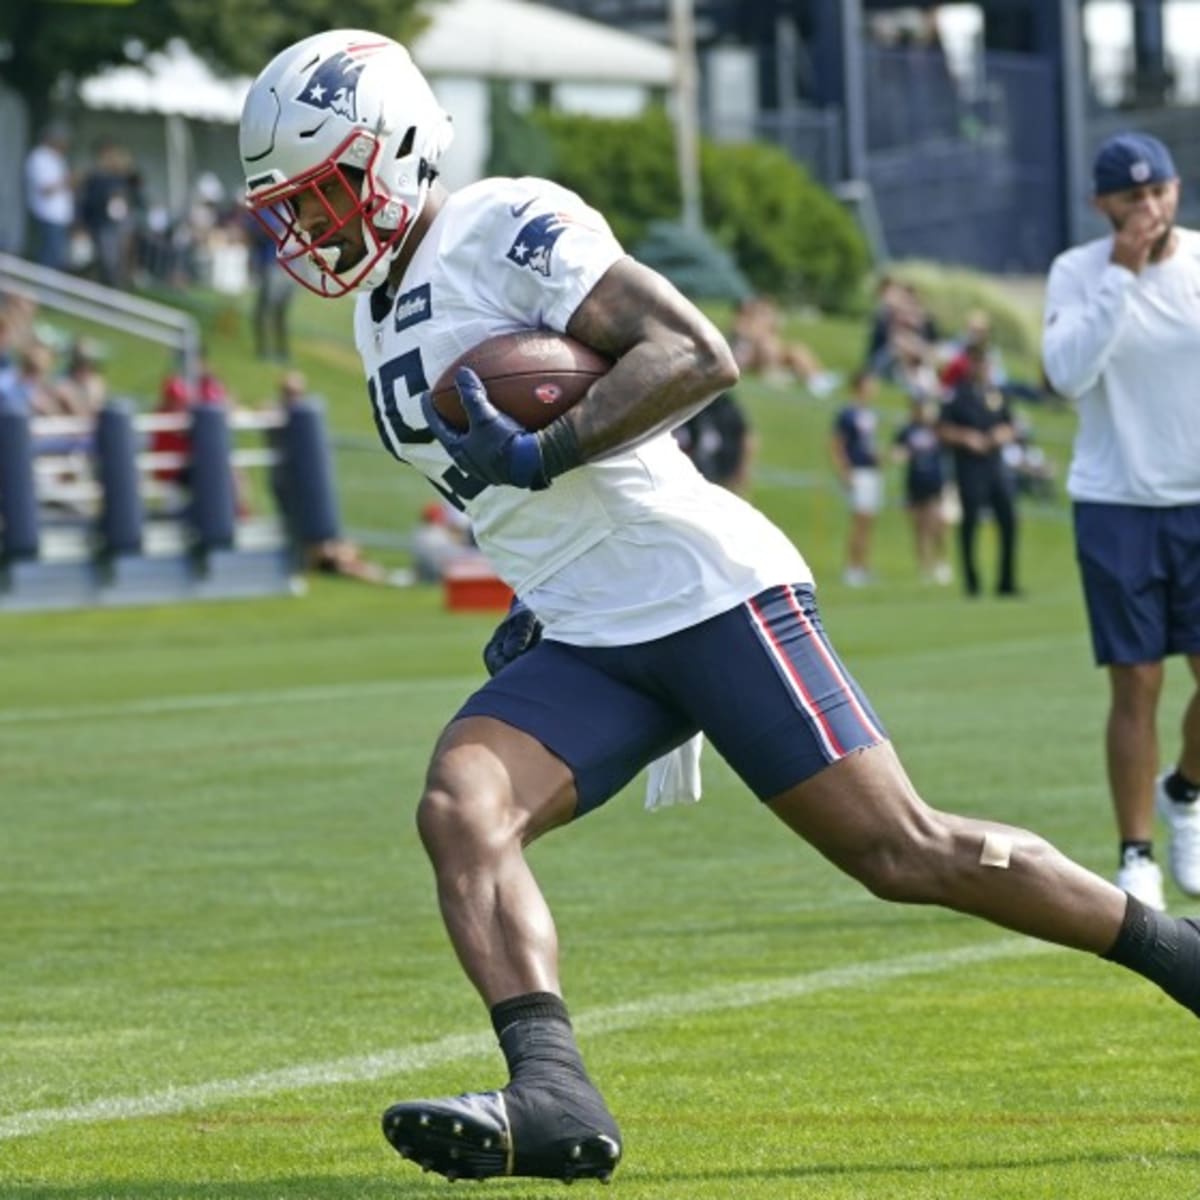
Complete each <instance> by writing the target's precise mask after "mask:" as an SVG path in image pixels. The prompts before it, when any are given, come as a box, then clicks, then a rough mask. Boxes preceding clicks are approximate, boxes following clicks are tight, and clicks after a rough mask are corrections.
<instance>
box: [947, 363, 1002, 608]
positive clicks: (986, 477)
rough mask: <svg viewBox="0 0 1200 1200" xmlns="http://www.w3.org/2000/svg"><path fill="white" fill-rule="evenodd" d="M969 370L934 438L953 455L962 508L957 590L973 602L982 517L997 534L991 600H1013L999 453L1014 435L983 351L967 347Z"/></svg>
mask: <svg viewBox="0 0 1200 1200" xmlns="http://www.w3.org/2000/svg"><path fill="white" fill-rule="evenodd" d="M968 356H969V360H970V370H969V371H968V373H967V375H965V376H964V377H963V378H962V379H961V380H960V381H959V383H958V385H957V387H955V389H954V393H953V395H952V396H951V397H950V399H949V400H948V401H947V402H946V403H945V404H944V405H943V406H942V411H941V415H940V417H939V419H938V427H937V428H938V436H939V437H940V438H941V439H942V443H943V445H946V446H948V447H950V449H951V450H952V451H953V452H954V477H955V482H956V484H957V486H958V496H959V503H960V504H961V505H962V522H961V524H960V525H959V530H958V536H959V551H960V561H961V564H962V579H963V588H964V590H965V591H966V593H967V595H968V596H978V595H979V590H980V580H979V571H978V569H977V567H976V561H975V539H976V535H977V534H978V532H979V524H980V521H981V520H982V518H983V515H984V513H985V512H990V513H991V514H992V517H993V518H994V519H995V522H996V526H997V529H998V530H999V533H1000V554H999V558H1000V561H999V565H998V568H997V573H996V595H998V596H1016V595H1018V594H1019V591H1018V588H1017V508H1016V503H1015V500H1014V491H1015V487H1014V482H1013V477H1012V473H1011V472H1010V471H1009V470H1008V467H1007V464H1006V463H1005V461H1004V448H1005V446H1007V445H1008V444H1009V443H1010V442H1012V441H1013V439H1014V437H1015V436H1016V430H1015V427H1014V424H1013V417H1012V412H1011V410H1010V409H1009V407H1008V401H1007V400H1005V398H1004V393H1003V392H1002V391H1001V390H1000V389H999V388H997V387H994V386H992V384H991V382H990V381H991V365H990V362H989V360H988V355H987V349H986V347H985V346H984V345H982V344H976V345H973V346H972V347H971V348H970V349H969V351H968Z"/></svg>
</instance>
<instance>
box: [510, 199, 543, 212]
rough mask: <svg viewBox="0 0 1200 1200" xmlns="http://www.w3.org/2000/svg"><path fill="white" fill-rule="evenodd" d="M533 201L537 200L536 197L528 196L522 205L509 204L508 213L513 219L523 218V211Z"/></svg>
mask: <svg viewBox="0 0 1200 1200" xmlns="http://www.w3.org/2000/svg"><path fill="white" fill-rule="evenodd" d="M535 199H537V197H536V196H530V197H529V199H528V200H526V201H525V203H524V204H510V205H509V206H508V211H509V212H510V213H512V215H513V216H514V217H520V216H524V214H525V210H526V209H527V208H528V207H529V206H530V205H531V204H532V203H533V202H534V200H535Z"/></svg>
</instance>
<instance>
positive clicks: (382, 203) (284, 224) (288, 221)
mask: <svg viewBox="0 0 1200 1200" xmlns="http://www.w3.org/2000/svg"><path fill="white" fill-rule="evenodd" d="M452 136H453V129H452V126H451V123H450V117H449V116H448V115H447V114H446V113H445V112H443V111H442V108H441V107H440V105H439V104H438V102H437V100H436V99H435V98H434V95H433V92H432V90H431V89H430V87H429V84H428V83H427V82H426V81H425V77H424V76H423V75H422V74H421V72H420V71H418V70H417V68H416V67H415V66H414V65H413V61H412V59H411V58H410V57H409V55H408V51H407V50H405V48H404V47H403V46H401V45H400V44H399V43H398V42H394V41H392V40H391V39H390V38H386V37H383V36H381V35H380V34H375V33H367V32H365V31H363V30H360V29H335V30H330V31H329V32H328V33H318V34H315V35H314V36H312V37H309V38H305V39H304V40H303V41H301V42H297V43H296V44H295V45H294V46H290V47H289V48H288V49H286V50H284V51H282V52H281V53H279V54H277V55H276V56H275V57H274V58H273V59H272V60H271V61H270V62H269V63H268V64H267V65H266V67H264V68H263V70H262V72H261V73H260V74H259V76H258V78H257V79H256V80H255V81H254V83H253V84H252V85H251V88H250V91H249V93H248V94H247V96H246V103H245V105H244V106H243V108H242V121H241V130H240V136H239V144H240V150H241V156H242V169H243V170H244V171H245V175H246V204H247V207H248V208H249V209H250V211H251V212H252V213H253V215H254V216H255V217H256V218H257V219H258V222H259V224H260V225H262V227H263V228H264V229H265V230H266V231H267V233H268V234H270V236H271V237H272V239H273V240H274V241H275V245H276V248H277V249H276V253H277V256H278V261H279V264H280V266H282V267H283V268H284V270H285V271H287V272H288V274H289V275H291V276H293V278H295V279H297V280H298V281H299V282H300V283H302V284H304V286H305V287H307V288H308V289H309V290H310V291H314V292H316V293H317V294H318V295H320V296H344V295H345V294H346V293H347V292H350V291H353V290H354V289H355V288H373V287H377V286H378V285H379V284H380V283H382V282H383V280H384V279H385V278H386V277H387V272H388V268H389V267H390V266H391V262H392V259H393V258H394V257H395V255H396V253H397V252H398V251H399V249H400V247H401V246H402V245H403V244H404V239H405V238H406V237H407V236H408V234H409V231H410V230H411V229H412V225H413V221H414V220H415V219H416V217H417V214H418V213H419V212H420V211H421V208H422V206H423V205H424V203H425V198H426V196H427V195H428V194H429V185H430V184H431V183H432V182H433V180H434V179H435V178H436V176H437V163H438V160H439V159H440V157H441V155H442V153H443V152H444V151H445V149H446V147H447V146H448V145H449V144H450V139H451V137H452ZM347 167H350V168H354V170H355V171H357V172H361V175H362V182H361V186H360V185H359V183H358V176H357V175H355V176H350V175H348V174H347V173H346V171H345V168H347ZM338 187H341V188H344V189H345V191H346V194H347V196H348V197H350V198H351V199H352V201H353V203H352V204H351V205H350V206H349V209H350V210H349V211H348V212H347V213H345V214H344V215H338V214H337V213H336V212H335V210H334V208H333V206H332V204H331V203H330V201H329V199H328V196H329V194H330V193H331V192H332V193H333V194H334V195H336V189H337V188H338ZM302 193H309V194H310V195H311V196H312V197H313V198H314V199H315V200H316V201H317V202H318V203H319V204H320V205H321V206H322V207H323V208H324V209H325V211H326V213H328V215H329V217H330V221H329V224H328V225H327V226H325V227H323V228H322V229H320V230H319V232H318V234H317V236H316V237H314V238H309V237H308V236H307V235H306V234H305V233H304V232H303V231H302V230H301V229H300V228H299V227H298V225H297V223H296V211H297V209H296V203H295V202H296V200H297V198H298V197H299V196H300V195H301V194H302ZM339 207H340V206H339ZM355 220H359V221H361V222H362V233H363V237H364V239H365V241H366V247H367V253H366V256H365V257H364V258H363V260H362V261H361V262H359V263H356V264H354V265H353V266H352V267H349V268H347V269H346V271H345V273H344V274H339V273H338V269H337V267H338V258H339V257H340V254H341V249H340V246H339V245H337V242H338V233H339V231H340V230H342V229H344V228H345V227H346V225H348V224H349V223H350V222H351V221H355ZM331 243H333V244H331Z"/></svg>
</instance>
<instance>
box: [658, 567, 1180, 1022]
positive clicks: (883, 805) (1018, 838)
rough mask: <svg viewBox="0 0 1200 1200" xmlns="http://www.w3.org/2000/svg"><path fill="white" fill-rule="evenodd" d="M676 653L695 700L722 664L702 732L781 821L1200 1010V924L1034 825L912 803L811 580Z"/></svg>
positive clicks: (890, 891) (864, 874) (920, 894)
mask: <svg viewBox="0 0 1200 1200" xmlns="http://www.w3.org/2000/svg"><path fill="white" fill-rule="evenodd" d="M706 628H711V629H712V630H713V631H714V633H713V634H712V635H709V634H706ZM676 659H677V662H678V674H679V675H680V676H681V677H682V678H681V688H682V691H681V697H683V698H686V697H687V696H688V695H691V694H695V695H697V696H698V697H699V696H700V688H699V686H698V681H699V680H701V679H703V678H704V677H705V676H706V675H707V676H709V677H712V676H713V674H714V668H715V667H716V666H717V665H719V666H721V668H722V672H723V676H724V678H723V685H724V686H723V689H722V692H721V695H720V696H719V697H717V698H715V699H714V698H712V697H708V698H707V699H705V698H703V697H701V698H700V699H698V700H697V701H695V703H696V704H697V705H699V706H700V707H699V708H698V709H697V710H696V711H695V712H694V715H697V717H698V723H699V724H700V726H701V728H703V729H704V730H705V732H706V733H707V734H708V735H709V736H710V738H711V740H712V742H713V744H714V745H715V746H716V747H717V748H718V749H719V750H720V751H721V753H722V754H723V755H724V756H725V757H726V758H727V759H728V761H729V762H730V764H731V765H732V766H733V767H734V769H735V770H736V771H737V772H738V774H739V775H741V777H742V778H743V779H744V780H745V781H746V782H747V783H748V784H749V785H750V787H751V788H752V789H753V790H754V792H755V793H756V794H757V795H758V796H759V797H760V799H763V800H764V801H766V802H767V803H768V804H769V806H770V807H771V809H772V811H773V812H774V813H775V814H776V815H777V816H778V817H779V818H780V819H781V820H783V821H784V823H785V824H787V825H788V826H789V827H790V828H791V829H793V830H794V831H795V832H797V833H798V834H800V835H801V836H802V837H804V838H805V839H806V840H807V841H809V842H811V843H812V845H813V846H815V847H816V848H817V849H818V850H820V851H821V852H822V853H823V854H824V855H825V856H826V857H828V858H829V859H830V860H831V861H832V862H834V863H835V864H836V865H837V866H839V867H840V868H841V869H842V870H844V871H846V872H847V873H848V874H850V875H851V876H853V877H854V878H856V879H858V880H860V881H861V882H862V883H864V884H865V885H866V886H867V887H868V888H870V889H871V890H872V891H873V892H875V893H876V894H877V895H879V896H882V897H884V898H886V899H889V900H897V901H903V902H907V903H914V904H940V905H943V906H946V907H949V908H953V909H956V910H957V911H960V912H965V913H970V914H973V915H975V916H980V917H984V918H986V919H987V920H990V921H993V922H995V923H996V924H998V925H1003V926H1006V927H1008V928H1010V929H1015V930H1018V931H1019V932H1022V933H1026V934H1030V935H1031V936H1034V937H1038V938H1042V939H1044V940H1046V941H1051V942H1055V943H1058V944H1060V945H1064V946H1071V947H1074V948H1076V949H1080V950H1089V951H1092V952H1093V953H1096V954H1103V955H1105V956H1108V957H1111V958H1113V959H1114V960H1115V961H1118V962H1121V963H1122V964H1124V965H1126V966H1129V967H1131V968H1132V969H1134V970H1137V971H1139V972H1140V973H1142V974H1143V975H1146V976H1147V977H1148V978H1151V979H1153V980H1154V981H1155V982H1157V983H1159V984H1160V986H1162V987H1163V988H1164V989H1165V990H1166V991H1168V993H1169V994H1171V995H1172V996H1173V997H1174V998H1175V999H1177V1000H1179V1001H1180V1002H1181V1003H1183V1004H1185V1005H1187V1006H1188V1007H1189V1008H1191V1010H1192V1011H1193V1012H1198V1011H1200V932H1198V931H1197V929H1196V927H1195V926H1193V925H1192V924H1190V923H1189V922H1187V921H1175V920H1174V919H1173V918H1170V917H1166V916H1162V915H1161V914H1159V913H1157V912H1155V911H1154V910H1151V909H1148V908H1146V907H1145V906H1144V905H1142V904H1141V903H1140V902H1139V901H1137V900H1136V899H1133V898H1130V897H1127V896H1126V894H1125V893H1124V892H1122V891H1121V890H1120V889H1119V888H1116V887H1114V886H1113V885H1112V884H1110V883H1108V882H1106V881H1105V880H1103V879H1101V878H1100V877H1099V876H1097V875H1094V874H1092V873H1091V872H1090V871H1087V870H1085V869H1084V868H1082V867H1080V866H1078V865H1077V864H1075V863H1073V862H1071V861H1070V860H1069V859H1068V858H1066V857H1065V856H1064V855H1062V854H1061V853H1059V852H1058V851H1057V850H1055V849H1054V848H1053V847H1052V846H1050V845H1049V844H1048V843H1047V842H1045V841H1044V840H1043V839H1042V838H1040V837H1037V836H1036V835H1035V834H1032V833H1028V832H1026V831H1025V830H1021V829H1016V828H1013V827H1010V826H1005V825H999V824H994V823H991V822H986V821H978V820H974V819H971V818H967V817H959V816H955V815H953V814H950V813H944V812H939V811H937V810H935V809H933V808H930V807H929V806H928V805H927V804H925V803H924V802H923V801H922V800H921V798H920V797H919V796H918V795H917V793H916V790H915V789H914V788H913V786H912V784H911V783H910V782H909V779H908V777H907V775H906V773H905V772H904V769H903V768H902V766H901V765H900V762H899V760H898V759H897V757H896V755H895V753H894V752H893V750H892V748H891V745H890V743H889V742H888V741H887V735H886V733H885V732H884V730H883V728H882V726H881V725H880V723H879V720H878V717H877V716H876V714H875V713H874V711H873V709H872V708H871V706H870V703H869V702H868V701H867V699H866V697H865V696H864V695H863V693H862V691H861V689H859V688H858V686H857V684H855V682H854V680H853V678H852V677H851V676H850V675H849V673H848V672H847V671H846V669H845V667H844V665H843V664H842V663H841V661H840V660H839V659H838V657H837V655H836V653H835V652H834V650H833V647H832V645H831V644H830V642H829V639H828V637H827V636H826V635H825V633H824V630H823V629H822V626H821V621H820V615H819V613H818V611H817V608H816V603H815V600H814V598H813V595H812V591H811V589H809V588H779V589H769V590H768V591H767V592H764V593H763V594H762V595H760V596H756V597H754V599H753V600H751V601H750V602H749V603H748V604H747V605H746V606H744V611H743V610H735V611H734V613H732V614H726V615H724V616H723V617H722V618H720V619H719V621H717V622H706V623H705V626H703V627H698V629H697V630H696V631H694V632H692V633H690V634H689V635H688V636H687V637H684V638H681V639H679V647H678V653H677V654H676ZM692 663H695V664H696V665H694V666H692V665H690V664H692ZM689 673H691V677H690V678H689ZM733 696H736V698H737V700H738V704H737V705H736V706H735V705H734V704H731V703H730V702H729V698H730V697H733Z"/></svg>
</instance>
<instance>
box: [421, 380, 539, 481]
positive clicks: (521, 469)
mask: <svg viewBox="0 0 1200 1200" xmlns="http://www.w3.org/2000/svg"><path fill="white" fill-rule="evenodd" d="M454 386H455V387H456V388H458V394H459V397H460V398H461V400H462V406H463V411H464V412H465V413H466V414H467V428H466V431H465V432H463V433H459V431H458V430H457V429H454V428H452V427H451V426H450V425H447V424H446V422H445V421H444V420H443V419H442V417H441V415H440V414H439V413H438V411H437V409H435V408H434V407H433V397H432V395H431V394H430V393H429V392H426V393H425V394H424V395H423V396H422V397H421V411H422V412H423V413H424V414H425V422H426V424H427V425H428V426H429V428H430V430H431V432H432V433H433V435H434V436H435V437H436V438H437V440H438V441H439V442H441V443H442V445H443V446H444V447H445V448H446V453H447V454H449V455H450V457H451V458H452V459H454V463H455V465H456V466H457V467H458V468H459V469H460V470H462V471H465V472H466V473H467V474H468V475H471V476H473V477H474V478H475V479H480V480H482V481H483V482H484V483H494V484H507V485H509V486H510V487H519V488H528V489H529V490H530V491H534V492H537V491H541V489H542V488H546V487H549V486H550V480H549V478H548V477H547V475H546V468H545V465H544V463H543V462H542V448H541V443H540V442H539V440H538V437H537V434H534V433H530V432H529V431H528V430H525V429H522V428H521V426H520V425H518V424H517V423H516V421H514V420H513V419H512V418H511V417H509V416H506V415H505V414H504V413H502V412H501V411H500V410H499V409H498V408H496V406H495V405H494V404H493V403H492V402H491V401H490V400H489V399H488V394H487V389H486V388H485V387H484V386H483V384H482V383H480V381H479V376H478V375H476V374H475V372H474V371H472V370H471V368H470V367H460V368H459V369H458V373H457V374H456V375H455V376H454Z"/></svg>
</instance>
